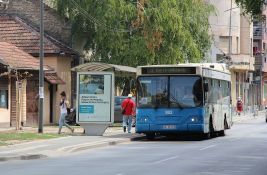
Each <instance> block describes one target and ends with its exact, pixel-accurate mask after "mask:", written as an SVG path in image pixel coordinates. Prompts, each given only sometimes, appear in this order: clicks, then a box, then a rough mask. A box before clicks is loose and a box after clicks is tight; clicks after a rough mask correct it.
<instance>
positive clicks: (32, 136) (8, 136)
mask: <svg viewBox="0 0 267 175" xmlns="http://www.w3.org/2000/svg"><path fill="white" fill-rule="evenodd" d="M62 136H64V135H58V134H37V133H0V145H1V143H2V144H5V143H4V142H5V141H11V140H18V141H23V140H25V141H30V140H41V139H53V138H58V137H62Z"/></svg>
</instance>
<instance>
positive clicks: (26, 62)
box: [0, 42, 49, 70]
mask: <svg viewBox="0 0 267 175" xmlns="http://www.w3.org/2000/svg"><path fill="white" fill-rule="evenodd" d="M0 63H2V64H4V65H7V66H9V67H10V68H11V69H19V70H39V60H38V59H37V58H35V57H33V56H31V55H30V54H28V53H26V52H24V51H23V50H21V49H19V48H18V47H16V46H14V45H12V44H9V43H7V42H0ZM44 69H45V70H48V69H49V68H48V67H45V68H44Z"/></svg>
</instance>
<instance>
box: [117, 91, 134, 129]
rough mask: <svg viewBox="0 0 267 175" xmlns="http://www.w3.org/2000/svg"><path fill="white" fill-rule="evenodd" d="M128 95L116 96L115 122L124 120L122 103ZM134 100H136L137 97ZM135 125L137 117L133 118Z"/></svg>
mask: <svg viewBox="0 0 267 175" xmlns="http://www.w3.org/2000/svg"><path fill="white" fill-rule="evenodd" d="M126 98H127V96H115V102H114V122H122V114H121V103H122V102H123V100H125V99H126ZM132 100H133V101H134V102H135V98H134V97H133V98H132ZM134 125H135V118H134V119H133V126H134Z"/></svg>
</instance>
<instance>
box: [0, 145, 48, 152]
mask: <svg viewBox="0 0 267 175" xmlns="http://www.w3.org/2000/svg"><path fill="white" fill-rule="evenodd" d="M47 146H49V145H39V146H31V147H27V148H22V149H16V150H11V151H1V152H0V154H7V153H15V152H21V151H28V150H32V149H37V148H43V147H47Z"/></svg>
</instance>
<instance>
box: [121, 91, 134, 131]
mask: <svg viewBox="0 0 267 175" xmlns="http://www.w3.org/2000/svg"><path fill="white" fill-rule="evenodd" d="M132 97H133V95H132V94H129V95H128V98H126V99H125V100H124V101H123V102H122V104H121V110H122V115H123V123H122V127H123V132H126V127H127V126H128V127H127V131H128V133H131V129H132V120H133V115H134V113H135V103H134V101H133V100H132ZM127 124H128V125H127Z"/></svg>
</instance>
